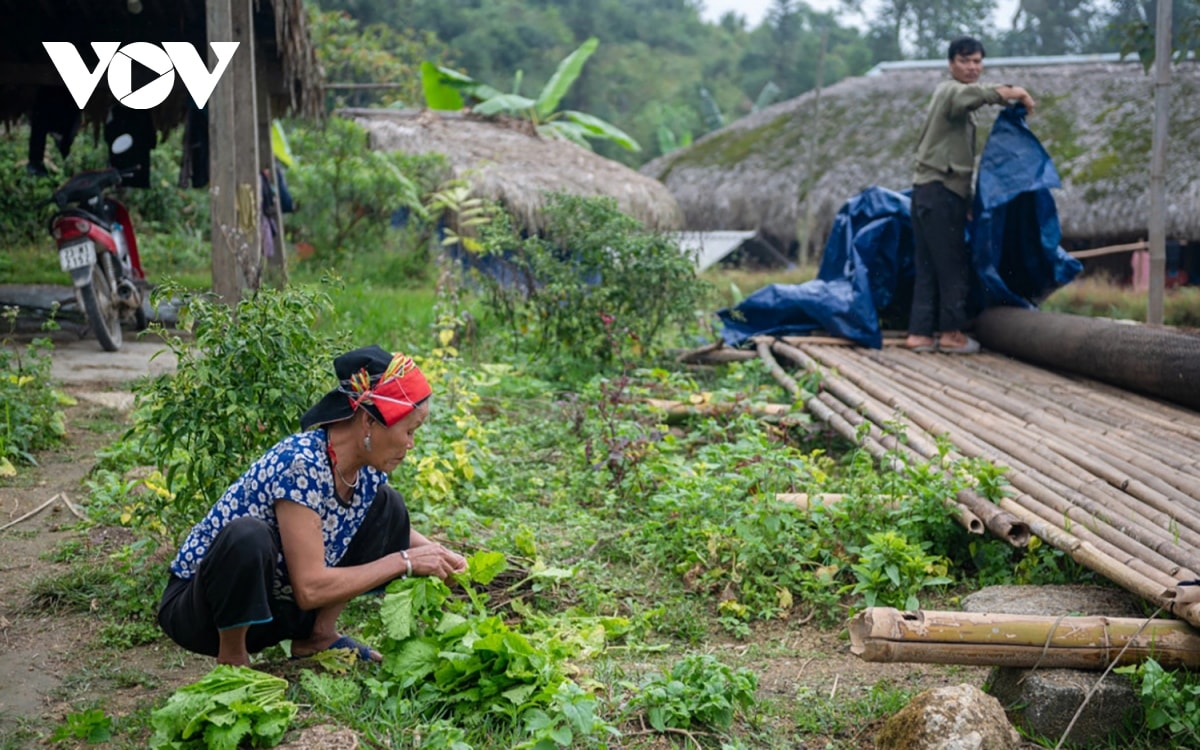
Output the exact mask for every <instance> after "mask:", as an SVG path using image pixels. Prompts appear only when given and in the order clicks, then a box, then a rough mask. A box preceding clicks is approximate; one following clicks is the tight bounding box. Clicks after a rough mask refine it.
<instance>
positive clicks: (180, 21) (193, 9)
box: [0, 0, 323, 130]
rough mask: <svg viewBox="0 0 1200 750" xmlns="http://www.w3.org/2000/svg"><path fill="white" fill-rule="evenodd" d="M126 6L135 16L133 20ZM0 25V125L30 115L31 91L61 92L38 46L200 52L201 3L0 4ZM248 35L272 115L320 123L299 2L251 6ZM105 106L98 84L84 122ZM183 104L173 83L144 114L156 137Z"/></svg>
mask: <svg viewBox="0 0 1200 750" xmlns="http://www.w3.org/2000/svg"><path fill="white" fill-rule="evenodd" d="M131 6H132V7H134V8H139V6H140V10H138V12H136V13H134V12H132V11H131V10H130V7H131ZM0 18H3V19H4V22H3V23H2V24H0V121H3V122H6V123H11V122H14V121H16V120H19V119H20V118H21V117H22V116H24V115H26V114H28V113H29V112H30V111H31V110H32V108H33V100H34V94H35V92H36V90H37V87H38V86H62V81H61V79H60V78H59V75H58V72H57V71H56V70H55V69H54V66H53V64H52V63H51V62H50V59H49V56H48V55H47V54H46V51H45V49H44V48H43V47H42V42H44V41H66V42H74V43H75V45H76V47H77V48H78V49H81V50H86V52H85V53H84V54H90V47H89V43H90V42H93V41H120V42H121V43H123V44H127V43H129V42H135V41H143V42H153V43H161V42H165V41H183V42H190V43H192V44H193V45H194V46H196V47H197V48H198V49H206V47H205V32H206V13H205V0H32V1H30V0H0ZM254 29H255V44H256V45H257V46H258V47H259V48H261V49H262V50H263V51H264V52H265V53H266V55H265V57H266V60H267V61H268V63H267V70H266V73H267V81H268V85H269V91H270V94H271V97H272V109H273V110H274V111H275V112H277V113H284V112H293V113H296V114H299V115H303V116H309V117H314V116H320V114H321V111H322V107H323V103H322V91H321V86H322V73H321V67H320V64H319V63H318V61H317V57H316V52H315V50H314V49H313V47H312V44H311V42H310V40H309V35H308V21H307V16H306V15H305V10H304V2H303V0H256V2H255V3H254ZM239 54H241V53H240V51H239ZM112 101H113V100H112V96H111V94H110V93H109V91H108V86H107V85H105V84H104V82H103V80H102V81H101V84H100V85H99V86H97V87H96V92H95V93H94V94H93V96H92V98H91V101H90V102H89V105H88V115H89V117H90V119H92V120H93V121H94V122H99V121H103V119H104V116H105V114H106V113H107V111H108V109H109V107H110V106H111V103H112ZM189 102H190V100H189V99H188V96H187V92H186V91H185V90H184V87H183V86H182V85H179V84H178V83H177V84H176V86H175V90H174V91H173V93H172V95H171V96H170V97H168V98H167V100H166V101H165V102H163V103H162V104H161V105H159V106H158V107H155V108H154V109H153V110H151V112H152V114H153V116H154V119H155V124H156V125H157V126H158V127H159V129H161V130H167V129H170V128H171V127H173V126H175V125H177V124H179V123H180V122H182V120H183V118H184V116H185V114H186V112H187V106H188V104H189Z"/></svg>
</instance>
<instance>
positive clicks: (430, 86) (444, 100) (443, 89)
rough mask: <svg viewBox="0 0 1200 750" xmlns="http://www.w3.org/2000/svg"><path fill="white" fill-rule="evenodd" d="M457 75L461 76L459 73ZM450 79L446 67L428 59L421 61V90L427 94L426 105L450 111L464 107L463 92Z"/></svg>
mask: <svg viewBox="0 0 1200 750" xmlns="http://www.w3.org/2000/svg"><path fill="white" fill-rule="evenodd" d="M455 75H459V76H461V74H459V73H455ZM461 77H463V78H466V76H461ZM450 81H451V78H450V76H449V75H447V73H446V72H445V70H444V69H442V68H439V67H438V66H436V65H434V64H433V63H431V62H429V61H428V60H426V61H425V62H422V63H421V90H422V92H423V93H424V94H425V106H426V107H429V108H430V109H436V110H450V111H454V110H459V109H462V108H463V99H462V94H460V93H459V92H458V88H457V87H456V86H455V85H453V84H452V83H451V82H450Z"/></svg>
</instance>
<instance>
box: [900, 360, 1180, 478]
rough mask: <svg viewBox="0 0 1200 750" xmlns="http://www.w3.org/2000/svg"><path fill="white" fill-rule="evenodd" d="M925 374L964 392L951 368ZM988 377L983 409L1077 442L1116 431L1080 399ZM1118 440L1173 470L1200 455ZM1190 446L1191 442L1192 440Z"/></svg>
mask: <svg viewBox="0 0 1200 750" xmlns="http://www.w3.org/2000/svg"><path fill="white" fill-rule="evenodd" d="M888 359H889V362H890V364H893V365H894V366H900V367H906V368H917V364H916V362H913V361H912V360H913V359H917V361H919V362H922V364H924V362H925V361H926V360H923V359H920V358H910V359H908V360H902V359H900V358H895V356H892V358H888ZM926 359H928V358H926ZM922 370H923V371H925V372H926V373H929V374H930V376H931V377H934V378H936V379H937V380H938V382H940V383H943V384H947V385H950V386H956V388H959V389H962V388H965V385H964V374H962V372H961V370H959V371H950V368H948V367H938V366H934V367H931V368H922ZM988 374H990V373H984V372H977V378H976V379H972V380H971V383H972V385H973V386H974V388H972V392H974V394H977V395H983V396H984V398H985V402H986V403H985V404H984V407H983V408H992V409H1002V410H1003V412H1004V413H1007V414H1012V415H1014V416H1018V418H1020V419H1022V420H1025V421H1028V422H1033V424H1036V425H1039V426H1042V427H1044V428H1045V430H1048V431H1051V432H1055V433H1058V434H1064V433H1066V431H1067V430H1070V428H1073V427H1074V433H1073V434H1070V437H1073V438H1075V439H1080V437H1081V436H1091V434H1093V433H1108V432H1110V431H1112V430H1115V427H1114V425H1112V420H1111V419H1097V418H1096V416H1094V415H1092V414H1091V413H1088V412H1091V410H1090V409H1088V410H1082V409H1079V404H1078V401H1079V398H1069V400H1068V403H1066V404H1063V403H1062V402H1055V401H1051V400H1049V398H1046V397H1045V396H1044V395H1043V394H1042V392H1039V390H1038V389H1032V388H1028V386H1022V385H1018V384H1022V382H1024V380H1025V379H1026V378H1024V377H1021V378H1020V379H1014V380H1010V382H1003V380H998V379H996V378H992V377H988ZM1063 407H1066V408H1067V409H1068V412H1063ZM1070 412H1074V413H1075V414H1079V415H1080V416H1081V419H1068V414H1069V413H1070ZM1080 427H1085V428H1086V430H1080ZM1142 437H1153V448H1152V449H1150V450H1147V449H1146V446H1145V444H1142V442H1141V439H1140V438H1142ZM1117 439H1120V440H1122V443H1123V445H1122V449H1124V450H1127V449H1128V443H1129V442H1130V440H1134V442H1138V443H1139V444H1140V445H1144V448H1142V451H1144V452H1145V454H1146V455H1147V456H1153V457H1154V458H1156V460H1157V461H1159V462H1160V461H1162V460H1163V455H1164V454H1172V455H1175V456H1176V458H1175V462H1174V463H1172V466H1175V467H1178V466H1181V464H1192V463H1193V461H1194V458H1193V457H1194V456H1196V455H1198V454H1200V443H1194V444H1192V445H1189V446H1188V448H1186V449H1184V450H1181V451H1176V450H1175V449H1174V446H1171V445H1170V444H1165V445H1164V443H1163V440H1162V439H1160V437H1157V436H1145V433H1142V434H1139V437H1138V438H1134V437H1133V436H1130V434H1129V433H1128V431H1127V432H1124V433H1123V434H1118V436H1117ZM1189 443H1192V442H1190V440H1189Z"/></svg>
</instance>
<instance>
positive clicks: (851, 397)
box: [773, 342, 1029, 547]
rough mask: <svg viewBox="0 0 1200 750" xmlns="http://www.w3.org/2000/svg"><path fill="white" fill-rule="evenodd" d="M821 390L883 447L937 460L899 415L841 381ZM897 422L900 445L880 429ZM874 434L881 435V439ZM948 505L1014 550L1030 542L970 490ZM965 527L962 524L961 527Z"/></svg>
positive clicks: (828, 380)
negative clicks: (865, 425)
mask: <svg viewBox="0 0 1200 750" xmlns="http://www.w3.org/2000/svg"><path fill="white" fill-rule="evenodd" d="M773 348H774V349H776V350H777V351H779V352H780V353H781V354H784V355H786V356H787V357H788V358H789V359H791V360H792V361H793V362H796V363H797V364H799V365H800V366H801V367H804V368H805V369H808V370H812V371H816V370H817V368H818V363H817V362H816V361H815V360H813V359H811V358H810V357H808V356H807V355H806V354H805V353H804V352H803V351H801V350H799V349H796V348H795V347H792V346H789V345H787V344H784V343H781V342H776V344H774V346H773ZM822 387H823V388H824V389H825V391H827V392H828V393H822V394H821V396H820V398H822V400H824V401H826V403H828V401H827V399H828V398H830V396H831V395H833V396H837V397H838V398H840V399H841V402H842V403H843V404H844V409H845V410H846V411H845V413H844V414H843V416H844V418H845V419H846V420H847V421H849V422H850V423H851V424H854V425H856V426H857V425H858V424H860V423H865V422H867V421H868V420H870V423H871V424H873V427H872V428H871V431H872V432H869V433H868V434H870V435H871V436H872V437H873V438H875V439H876V440H878V441H879V442H880V443H881V444H883V445H884V446H885V447H887V448H890V449H892V450H903V451H905V452H906V453H908V454H910V455H911V456H912V457H913V458H914V460H920V461H926V462H932V461H937V460H939V459H940V455H939V453H938V449H937V446H936V443H935V442H934V441H932V440H931V439H929V438H926V437H924V436H922V435H920V434H918V433H917V432H916V431H915V430H913V429H911V423H909V422H908V421H907V420H906V419H904V418H903V417H902V416H896V417H893V418H889V417H892V415H888V414H885V413H883V412H882V411H881V410H880V409H878V408H876V407H874V405H873V404H871V403H870V402H869V401H868V400H867V399H866V398H865V397H864V396H863V394H862V393H861V391H859V390H857V389H854V388H851V387H849V386H848V384H846V383H844V382H843V381H841V380H839V379H837V378H833V377H830V376H828V375H826V376H825V378H824V380H823V382H822ZM860 410H861V411H865V412H866V413H867V417H865V418H864V417H863V416H862V415H861V414H859V413H858V411H860ZM892 422H894V423H897V424H898V425H899V427H898V431H899V432H900V433H903V434H904V435H905V442H900V441H898V440H897V439H896V436H895V435H893V434H890V433H883V431H882V429H881V428H882V426H884V425H887V424H889V423H892ZM875 433H882V435H883V436H882V437H880V436H877V434H875ZM947 502H948V503H950V502H954V503H955V504H956V505H957V506H959V507H961V508H965V509H966V510H968V511H970V512H971V514H972V515H974V516H975V517H976V518H978V519H980V520H981V521H982V522H983V525H984V526H985V527H986V528H987V529H988V531H990V532H991V533H992V534H993V535H994V536H996V537H997V538H1000V539H1004V540H1006V541H1008V542H1009V544H1012V545H1013V546H1014V547H1024V546H1025V545H1027V544H1028V543H1029V529H1028V528H1027V527H1026V526H1025V525H1024V524H1023V523H1021V522H1020V521H1019V520H1018V519H1016V518H1015V517H1013V516H1012V515H1011V514H1009V513H1005V512H1003V511H1001V510H1000V509H999V508H998V507H997V506H996V505H995V504H994V503H992V502H990V501H989V500H987V499H986V498H984V497H981V496H980V495H978V494H977V493H975V492H974V491H971V490H961V491H959V492H958V493H956V495H955V497H954V499H953V501H951V500H950V499H947ZM964 525H965V524H964ZM967 528H968V530H970V531H972V532H973V533H980V532H979V531H976V530H975V528H974V527H973V525H972V526H967Z"/></svg>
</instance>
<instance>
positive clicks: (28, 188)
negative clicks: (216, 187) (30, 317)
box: [0, 123, 209, 244]
mask: <svg viewBox="0 0 1200 750" xmlns="http://www.w3.org/2000/svg"><path fill="white" fill-rule="evenodd" d="M48 143H50V144H52V143H53V142H52V141H50V142H48ZM28 147H29V128H28V127H26V126H24V125H22V126H20V127H16V128H13V129H12V130H10V131H7V132H5V133H0V164H6V165H13V166H12V167H10V168H6V169H4V170H0V242H4V243H6V244H20V243H27V242H36V241H41V240H44V241H45V242H47V243H49V242H50V235H49V233H48V232H47V231H46V220H47V219H48V218H49V217H50V215H51V214H52V213H53V209H52V208H51V207H50V206H47V205H46V201H47V200H48V199H49V198H50V196H51V194H52V193H53V192H54V191H55V190H56V189H57V188H58V186H59V185H61V184H62V183H64V182H66V180H67V178H69V177H70V176H71V175H73V174H76V173H77V172H81V171H83V170H87V169H103V168H104V167H106V166H107V164H108V152H107V146H106V145H105V142H104V140H103V139H100V140H98V141H96V142H93V139H92V137H91V135H90V133H89V132H88V131H87V125H86V123H85V126H84V129H82V130H81V131H80V133H79V135H78V136H77V137H76V139H75V142H74V144H73V145H72V147H71V153H70V155H68V156H67V158H65V159H63V158H61V157H60V156H59V154H58V151H57V150H55V149H54V148H53V147H52V145H51V147H49V148H47V149H46V167H47V170H48V171H49V175H47V176H45V177H34V176H31V175H28V174H26V172H25V168H24V165H25V163H26V161H27V153H28ZM182 148H183V147H182V128H177V129H176V130H175V131H174V132H173V133H172V134H170V135H169V136H168V137H167V138H164V139H163V140H162V142H160V143H159V144H157V145H156V146H155V148H154V150H153V151H152V152H151V157H150V170H151V171H150V187H149V188H121V189H120V190H119V194H120V197H121V200H122V201H123V202H124V203H125V204H126V205H127V206H128V207H129V210H130V211H131V212H132V213H133V220H134V226H135V227H137V230H138V232H139V240H142V237H143V236H147V237H149V236H153V235H154V234H165V233H171V232H177V231H195V230H198V231H202V232H205V233H207V232H208V223H209V219H208V216H209V214H208V203H209V201H208V191H206V190H204V189H185V188H180V187H179V186H178V179H177V178H178V176H179V164H180V157H181V155H182Z"/></svg>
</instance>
